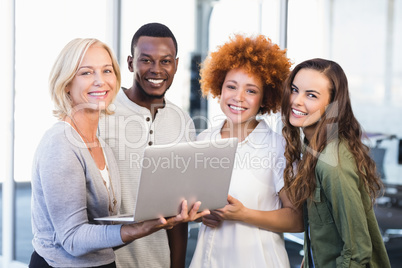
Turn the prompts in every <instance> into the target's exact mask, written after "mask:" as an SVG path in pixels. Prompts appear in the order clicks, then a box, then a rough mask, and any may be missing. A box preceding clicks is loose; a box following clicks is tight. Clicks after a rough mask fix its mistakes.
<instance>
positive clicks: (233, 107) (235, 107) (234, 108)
mask: <svg viewBox="0 0 402 268" xmlns="http://www.w3.org/2000/svg"><path fill="white" fill-rule="evenodd" d="M229 107H230V108H231V109H233V110H236V111H245V110H246V109H245V108H242V107H237V106H232V105H229Z"/></svg>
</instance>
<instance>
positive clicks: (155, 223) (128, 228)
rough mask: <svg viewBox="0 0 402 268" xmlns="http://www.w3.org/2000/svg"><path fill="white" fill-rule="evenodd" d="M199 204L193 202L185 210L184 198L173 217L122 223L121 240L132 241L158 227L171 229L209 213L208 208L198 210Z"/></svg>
mask: <svg viewBox="0 0 402 268" xmlns="http://www.w3.org/2000/svg"><path fill="white" fill-rule="evenodd" d="M200 205H201V202H199V201H198V202H195V203H194V205H193V207H192V208H191V210H190V211H189V212H187V211H188V207H187V200H184V201H183V202H182V204H181V212H180V214H178V215H176V216H174V217H170V218H167V219H165V218H163V217H160V218H159V219H155V220H147V221H142V222H135V223H132V224H124V225H123V226H122V227H121V230H120V234H121V238H122V241H123V242H124V243H128V242H131V241H134V240H135V239H138V238H141V237H144V236H147V235H150V234H152V233H154V232H156V231H159V230H160V229H172V228H173V227H174V226H176V225H177V224H179V223H184V222H189V221H194V220H197V219H199V218H201V217H203V216H206V215H208V214H209V213H210V211H209V210H208V209H205V210H203V211H201V212H198V210H199V208H200Z"/></svg>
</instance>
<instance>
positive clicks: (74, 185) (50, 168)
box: [32, 127, 123, 256]
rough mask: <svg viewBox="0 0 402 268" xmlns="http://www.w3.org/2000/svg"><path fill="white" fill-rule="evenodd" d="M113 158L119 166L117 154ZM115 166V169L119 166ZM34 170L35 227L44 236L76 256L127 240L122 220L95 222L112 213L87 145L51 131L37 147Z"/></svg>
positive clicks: (59, 132) (62, 133)
mask: <svg viewBox="0 0 402 268" xmlns="http://www.w3.org/2000/svg"><path fill="white" fill-rule="evenodd" d="M63 128H64V127H63ZM109 158H110V157H109ZM109 162H110V163H111V164H112V165H115V161H114V159H112V161H110V160H109ZM111 169H112V170H113V171H114V173H113V174H116V172H115V171H116V169H117V167H114V166H113V167H112V168H111ZM33 174H34V176H33V178H32V185H33V189H32V191H33V205H32V209H33V215H34V216H33V221H34V222H33V225H34V226H33V228H34V231H35V230H36V232H37V235H38V236H39V237H44V238H46V240H47V239H49V240H50V243H51V244H53V246H56V247H57V246H61V247H63V248H64V249H65V251H67V252H68V253H69V254H71V255H73V256H81V255H84V254H86V253H88V252H92V251H96V250H99V249H103V248H111V247H116V246H119V245H122V244H123V242H122V241H121V237H120V228H121V225H100V224H98V223H97V222H93V221H91V220H92V219H93V218H94V217H100V216H107V215H108V200H107V192H106V188H105V187H104V185H103V181H102V178H101V177H100V173H99V170H98V169H97V167H96V164H95V163H94V161H93V160H92V158H91V155H90V154H89V152H88V150H87V149H86V148H79V147H77V146H75V144H73V143H72V142H71V141H69V140H68V139H67V138H66V134H65V133H64V131H58V132H56V133H48V134H47V135H46V136H45V137H44V138H43V140H42V142H41V143H40V145H39V147H38V150H37V153H36V157H35V162H34V172H33ZM117 175H118V173H117ZM114 176H116V175H114ZM117 181H118V178H117V180H116V178H114V182H115V184H116V185H115V186H117V187H115V188H118V189H117V190H118V194H119V193H120V184H119V183H118V185H117V183H116V182H117ZM105 197H106V198H105Z"/></svg>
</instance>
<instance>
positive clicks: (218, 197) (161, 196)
mask: <svg viewBox="0 0 402 268" xmlns="http://www.w3.org/2000/svg"><path fill="white" fill-rule="evenodd" d="M236 149H237V138H230V139H219V140H215V141H196V142H189V143H178V144H174V145H153V146H150V147H146V149H145V151H144V157H143V161H142V169H141V175H140V183H139V188H138V193H137V199H136V200H134V198H133V202H134V203H135V206H134V207H135V208H134V214H131V215H117V216H109V217H103V218H95V220H102V221H105V220H109V221H121V222H139V221H144V220H150V219H156V218H159V217H161V216H162V217H170V216H175V215H177V214H179V213H180V210H181V203H182V201H183V200H187V202H188V209H189V210H190V209H191V208H192V206H193V204H194V203H195V202H196V201H201V207H200V209H199V211H202V210H204V209H210V210H213V209H217V208H222V207H224V206H225V205H226V204H227V196H228V192H229V185H230V179H231V177H232V170H233V166H234V162H235V154H236Z"/></svg>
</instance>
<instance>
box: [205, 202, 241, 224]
mask: <svg viewBox="0 0 402 268" xmlns="http://www.w3.org/2000/svg"><path fill="white" fill-rule="evenodd" d="M227 200H228V204H227V205H226V206H225V207H223V208H221V209H216V210H212V211H211V212H210V215H207V216H204V217H202V223H203V224H204V225H206V226H208V227H211V228H217V227H219V226H220V225H221V224H222V221H224V220H237V221H241V219H242V218H243V216H244V212H245V210H246V207H245V206H244V205H243V204H242V203H241V202H240V201H239V200H237V199H236V198H234V197H233V196H231V195H228V199H227Z"/></svg>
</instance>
